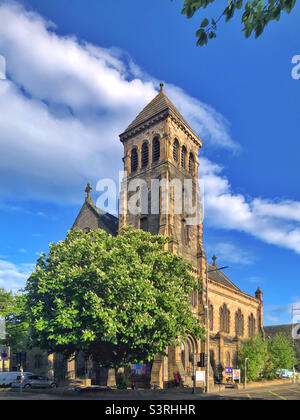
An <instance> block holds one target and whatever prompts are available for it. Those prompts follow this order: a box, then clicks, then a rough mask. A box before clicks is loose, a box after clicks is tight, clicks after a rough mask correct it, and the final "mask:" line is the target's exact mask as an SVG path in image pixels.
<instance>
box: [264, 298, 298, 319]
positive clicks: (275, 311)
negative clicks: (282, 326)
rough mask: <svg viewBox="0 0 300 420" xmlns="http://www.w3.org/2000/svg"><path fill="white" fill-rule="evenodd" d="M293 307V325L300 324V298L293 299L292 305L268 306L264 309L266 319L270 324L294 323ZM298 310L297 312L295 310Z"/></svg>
mask: <svg viewBox="0 0 300 420" xmlns="http://www.w3.org/2000/svg"><path fill="white" fill-rule="evenodd" d="M292 307H294V320H293V323H299V322H300V310H299V308H300V299H299V297H295V298H293V301H292V303H289V304H282V305H280V304H279V305H266V306H265V307H264V312H265V316H264V318H265V319H266V320H268V321H270V322H278V323H292ZM296 308H297V309H298V310H297V311H295V309H296Z"/></svg>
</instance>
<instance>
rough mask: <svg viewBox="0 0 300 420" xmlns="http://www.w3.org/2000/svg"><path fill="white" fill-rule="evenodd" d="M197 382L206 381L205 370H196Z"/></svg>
mask: <svg viewBox="0 0 300 420" xmlns="http://www.w3.org/2000/svg"><path fill="white" fill-rule="evenodd" d="M196 382H205V370H197V371H196Z"/></svg>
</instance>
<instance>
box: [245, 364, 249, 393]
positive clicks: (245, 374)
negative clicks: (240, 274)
mask: <svg viewBox="0 0 300 420" xmlns="http://www.w3.org/2000/svg"><path fill="white" fill-rule="evenodd" d="M248 360H249V359H248V357H246V359H245V385H244V386H245V389H246V386H247V365H248Z"/></svg>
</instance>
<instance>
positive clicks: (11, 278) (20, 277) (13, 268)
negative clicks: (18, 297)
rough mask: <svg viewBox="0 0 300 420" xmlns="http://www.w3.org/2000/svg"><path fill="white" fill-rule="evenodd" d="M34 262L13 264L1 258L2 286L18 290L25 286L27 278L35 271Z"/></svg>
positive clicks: (0, 279)
mask: <svg viewBox="0 0 300 420" xmlns="http://www.w3.org/2000/svg"><path fill="white" fill-rule="evenodd" d="M34 268H35V265H34V264H18V265H16V264H13V263H11V262H9V261H3V260H0V288H3V289H5V290H7V291H10V290H11V291H13V292H17V291H18V290H20V289H21V288H23V287H24V286H25V283H26V280H27V279H28V277H29V276H30V274H31V273H32V272H33V270H34Z"/></svg>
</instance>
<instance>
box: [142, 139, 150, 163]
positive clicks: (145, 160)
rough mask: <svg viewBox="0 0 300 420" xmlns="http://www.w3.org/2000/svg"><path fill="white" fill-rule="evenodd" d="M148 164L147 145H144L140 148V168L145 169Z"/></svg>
mask: <svg viewBox="0 0 300 420" xmlns="http://www.w3.org/2000/svg"><path fill="white" fill-rule="evenodd" d="M148 162H149V149H148V143H144V144H143V146H142V168H145V167H146V166H147V165H148Z"/></svg>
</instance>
